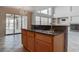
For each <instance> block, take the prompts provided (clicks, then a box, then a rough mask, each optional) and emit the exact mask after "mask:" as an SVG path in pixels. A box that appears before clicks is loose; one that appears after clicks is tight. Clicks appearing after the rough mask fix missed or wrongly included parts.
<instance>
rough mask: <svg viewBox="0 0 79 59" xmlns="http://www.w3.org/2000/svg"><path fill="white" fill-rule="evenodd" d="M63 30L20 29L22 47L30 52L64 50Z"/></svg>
mask: <svg viewBox="0 0 79 59" xmlns="http://www.w3.org/2000/svg"><path fill="white" fill-rule="evenodd" d="M64 37H65V36H64V32H57V31H56V32H53V31H46V30H27V29H22V44H23V47H24V48H25V49H26V50H28V51H31V52H64V51H65V46H66V45H65V38H64Z"/></svg>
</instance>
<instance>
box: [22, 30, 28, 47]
mask: <svg viewBox="0 0 79 59" xmlns="http://www.w3.org/2000/svg"><path fill="white" fill-rule="evenodd" d="M27 41H28V40H27V32H26V31H25V30H22V44H23V46H24V48H27V47H28V44H27Z"/></svg>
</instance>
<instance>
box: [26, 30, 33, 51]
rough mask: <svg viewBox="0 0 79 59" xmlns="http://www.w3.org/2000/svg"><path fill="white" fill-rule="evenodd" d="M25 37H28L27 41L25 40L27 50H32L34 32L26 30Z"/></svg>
mask: <svg viewBox="0 0 79 59" xmlns="http://www.w3.org/2000/svg"><path fill="white" fill-rule="evenodd" d="M27 37H28V38H27V39H28V42H27V44H28V47H27V49H28V50H29V51H32V52H33V51H34V33H33V32H29V31H28V32H27Z"/></svg>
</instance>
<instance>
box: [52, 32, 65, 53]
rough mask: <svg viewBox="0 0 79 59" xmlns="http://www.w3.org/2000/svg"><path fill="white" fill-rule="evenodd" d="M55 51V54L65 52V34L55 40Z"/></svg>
mask: <svg viewBox="0 0 79 59" xmlns="http://www.w3.org/2000/svg"><path fill="white" fill-rule="evenodd" d="M53 44H54V45H53V50H54V52H64V50H65V48H64V33H62V34H60V35H58V36H55V37H54V40H53Z"/></svg>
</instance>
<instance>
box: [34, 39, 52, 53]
mask: <svg viewBox="0 0 79 59" xmlns="http://www.w3.org/2000/svg"><path fill="white" fill-rule="evenodd" d="M35 51H36V52H50V51H52V45H51V44H49V43H46V42H44V41H40V40H38V39H37V40H35Z"/></svg>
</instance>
